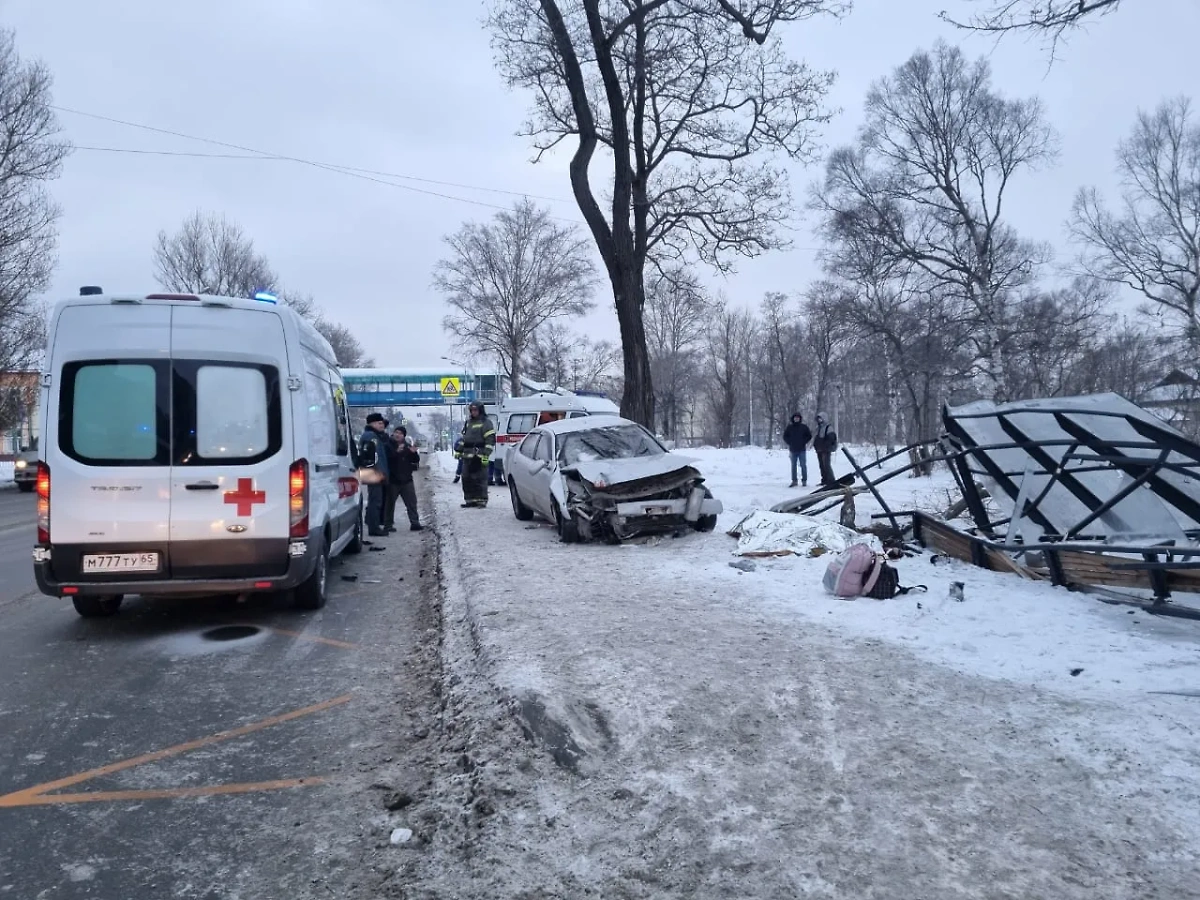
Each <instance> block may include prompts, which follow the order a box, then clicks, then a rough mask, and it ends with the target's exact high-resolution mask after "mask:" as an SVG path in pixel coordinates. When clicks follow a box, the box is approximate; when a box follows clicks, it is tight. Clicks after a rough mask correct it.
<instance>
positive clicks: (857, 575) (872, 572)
mask: <svg viewBox="0 0 1200 900" xmlns="http://www.w3.org/2000/svg"><path fill="white" fill-rule="evenodd" d="M882 565H883V560H881V559H880V558H879V557H878V556H876V554H875V551H874V550H872V549H871V548H870V547H868V546H867V545H866V544H851V545H850V546H849V547H847V548H846V549H845V550H843V551H842V552H841V553H839V554H838V555H837V556H835V557H834V558H833V559H831V560H830V561H829V566H828V568H826V569H825V577H824V578H823V579H822V583H823V584H824V585H825V590H827V591H829V593H831V594H833V595H834V596H835V597H844V598H847V599H849V598H851V597H860V596H862V595H863V594H865V593H867V592H868V591H870V590H871V589H872V588H873V587H875V582H876V581H877V580H878V579H879V570H880V568H881V567H882Z"/></svg>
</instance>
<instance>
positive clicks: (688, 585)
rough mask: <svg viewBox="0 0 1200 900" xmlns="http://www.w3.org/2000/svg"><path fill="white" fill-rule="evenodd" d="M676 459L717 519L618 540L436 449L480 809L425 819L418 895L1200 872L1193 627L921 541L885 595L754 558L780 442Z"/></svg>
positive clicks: (908, 892)
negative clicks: (456, 476)
mask: <svg viewBox="0 0 1200 900" xmlns="http://www.w3.org/2000/svg"><path fill="white" fill-rule="evenodd" d="M686 455H689V456H692V457H694V458H696V459H698V460H699V461H700V463H699V464H700V467H701V469H702V470H703V471H704V472H705V474H706V475H707V476H708V483H709V485H710V486H711V487H712V488H713V491H714V493H715V494H716V496H717V497H718V498H720V499H721V500H722V501H723V503H724V505H725V512H724V514H723V515H722V516H721V520H720V524H719V527H718V531H717V532H716V533H714V534H707V535H701V534H688V535H686V536H684V537H681V538H678V539H672V538H663V539H656V540H652V541H648V542H641V543H634V544H628V545H623V546H620V547H610V546H606V545H595V546H593V545H586V546H568V545H562V544H559V543H558V542H557V540H556V536H555V534H554V531H553V529H551V528H550V527H549V526H548V525H546V524H545V523H538V522H536V521H535V522H534V523H529V524H526V523H520V522H517V521H516V520H515V519H514V518H513V516H512V512H511V508H510V505H509V502H508V496H507V491H506V490H504V489H501V488H496V489H493V493H492V501H493V502H492V504H491V505H490V506H489V508H488V509H486V510H482V511H479V510H464V509H460V508H459V507H458V502H459V500H460V496H461V495H460V494H459V493H458V487H457V486H456V485H451V484H450V472H451V469H452V462H451V461H450V460H449V459H448V458H445V457H440V458H439V457H435V458H433V460H432V463H431V466H430V469H431V473H430V477H432V478H433V479H434V481H435V485H434V489H435V506H436V511H435V514H436V519H437V522H438V527H439V531H440V536H441V540H442V551H443V575H444V582H445V602H444V615H445V623H446V629H447V631H446V641H445V644H444V663H445V666H446V672H447V676H448V678H447V684H448V686H449V690H448V696H447V716H448V721H449V722H450V724H451V727H452V728H453V729H454V741H455V742H457V743H455V750H456V751H457V750H458V748H459V746H461V747H462V749H463V756H462V760H467V761H469V762H463V763H462V764H461V766H458V767H456V768H455V769H454V770H453V772H450V773H447V776H446V782H447V783H446V785H445V787H446V789H447V794H446V796H447V797H449V796H452V795H453V793H454V790H455V789H456V788H458V789H460V791H462V792H465V793H464V794H463V797H462V798H461V799H462V802H464V803H465V802H468V801H469V802H470V803H472V804H474V807H473V808H474V809H476V810H477V811H478V810H479V809H480V808H482V809H483V810H484V814H477V815H474V816H469V817H461V816H460V817H459V820H460V826H461V830H459V831H457V832H455V831H454V829H451V828H449V827H448V826H444V827H443V829H442V832H441V833H440V834H438V835H436V836H435V837H434V839H433V841H432V843H431V844H430V845H429V846H428V848H427V853H426V855H425V857H424V858H423V860H422V862H421V865H420V867H419V870H420V883H421V885H422V887H423V889H424V890H425V891H426V892H427V895H428V896H430V897H433V896H438V897H443V896H444V897H451V896H453V897H459V898H468V897H488V898H502V897H535V896H536V897H543V896H544V897H579V896H584V895H585V894H589V893H590V894H591V895H593V896H602V897H647V898H649V897H654V898H660V897H737V898H768V897H770V898H776V897H801V896H802V897H810V896H811V897H839V898H840V897H846V898H867V897H870V898H874V897H879V898H884V897H887V898H889V900H900V898H917V897H930V898H952V897H953V898H958V897H972V898H973V897H989V898H991V897H996V898H1000V897H1021V898H1042V897H1045V898H1084V897H1087V898H1101V897H1103V898H1109V897H1112V898H1117V897H1120V898H1135V897H1137V898H1140V897H1151V896H1161V897H1189V896H1200V882H1198V881H1197V880H1196V873H1197V872H1198V871H1200V851H1198V849H1197V846H1198V845H1197V839H1198V838H1200V746H1198V744H1197V740H1196V736H1197V725H1198V724H1200V696H1197V695H1200V623H1194V622H1187V621H1178V620H1163V619H1156V618H1153V617H1151V616H1149V615H1147V614H1145V613H1143V612H1134V613H1132V614H1131V613H1129V612H1128V611H1127V610H1126V609H1124V608H1120V607H1114V606H1108V605H1106V604H1102V603H1099V602H1098V601H1096V600H1095V599H1093V598H1089V597H1087V596H1084V595H1081V594H1074V593H1070V592H1068V591H1066V590H1063V589H1057V588H1053V587H1050V586H1048V585H1043V584H1032V583H1029V582H1026V581H1023V580H1021V579H1019V578H1018V577H1017V576H1008V575H1003V574H999V573H991V572H986V571H983V570H980V569H976V568H973V567H971V566H968V565H966V564H959V563H956V562H953V561H952V562H950V563H946V564H942V565H937V566H934V565H931V564H930V562H929V557H928V556H927V555H926V556H923V557H912V558H907V559H904V560H901V561H900V562H899V564H898V568H899V569H900V573H901V583H902V584H924V585H927V586H928V588H929V591H928V593H925V594H911V595H905V596H902V597H898V598H895V599H893V600H888V601H876V600H866V599H858V600H854V601H845V600H838V599H835V598H833V597H830V596H828V595H827V594H825V592H824V591H823V589H822V587H821V575H822V573H823V571H824V568H825V566H826V565H827V562H828V558H825V559H820V558H816V559H810V558H806V557H798V556H789V557H780V558H774V559H766V560H758V561H757V566H756V568H755V569H754V570H753V571H750V572H743V571H740V570H738V569H734V568H732V567H730V565H729V563H730V562H731V561H733V560H735V559H736V557H735V556H734V555H733V551H734V550H735V548H736V541H735V540H734V539H733V538H731V537H729V536H727V535H726V534H724V533H723V532H724V531H725V529H727V528H729V527H730V526H732V525H733V524H734V523H736V522H737V521H739V520H740V519H741V518H742V517H743V516H744V515H746V514H748V513H750V512H752V511H754V510H755V509H766V508H768V507H770V506H771V505H773V504H775V503H777V502H779V501H781V500H784V499H786V498H788V497H789V496H792V495H793V494H794V492H793V491H792V490H790V489H788V488H787V487H786V486H785V485H786V483H787V480H788V472H787V457H786V455H785V454H783V453H781V452H775V453H768V452H766V451H763V450H759V449H741V450H726V451H717V450H699V451H686ZM842 463H843V465H844V460H843V461H842ZM952 484H953V483H952V481H951V479H950V478H949V476H948V475H945V476H941V475H939V476H935V477H934V478H931V479H910V478H906V477H900V478H897V479H893V481H892V482H890V483H888V485H886V496H887V500H888V503H889V504H891V505H893V506H894V507H895V508H912V507H913V506H914V505H919V506H922V507H924V508H929V509H936V508H944V507H945V506H947V505H948V502H949V501H948V497H947V494H948V492H949V491H950V490H951V489H952ZM857 507H858V517H859V521H860V523H864V522H866V521H867V520H868V518H869V515H870V513H871V512H872V511H874V510H875V507H874V506H873V505H872V503H871V502H869V501H868V500H867V499H866V498H865V497H864V496H861V495H860V496H859V497H858V499H857ZM952 581H962V582H964V583H965V586H966V587H965V600H964V602H961V603H959V602H955V601H952V600H950V599H949V598H948V596H947V594H948V588H949V584H950V582H952ZM1080 670H1081V671H1080ZM1072 673H1076V674H1072ZM1163 691H1178V692H1182V693H1179V694H1171V693H1158V692H1163ZM1189 692H1191V694H1189ZM514 714H515V717H516V718H517V719H519V720H520V721H521V722H522V723H523V728H524V730H525V732H526V736H527V737H530V738H531V741H532V743H526V742H523V741H520V740H519V739H518V740H514V735H516V734H519V732H518V731H517V729H516V728H515V726H514V725H513V721H514ZM556 759H557V762H556V761H555V760H556ZM468 784H469V790H468V788H467V787H466V785H468ZM481 798H483V799H482V801H481ZM484 801H485V802H484ZM447 802H449V801H447ZM481 802H484V806H483V807H480V806H479V804H480V803H481ZM443 821H452V819H451V818H450V817H449V816H447V817H444V818H443ZM401 824H402V823H401ZM464 867H465V868H464Z"/></svg>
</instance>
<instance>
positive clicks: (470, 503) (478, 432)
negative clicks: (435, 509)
mask: <svg viewBox="0 0 1200 900" xmlns="http://www.w3.org/2000/svg"><path fill="white" fill-rule="evenodd" d="M467 411H468V413H469V415H470V418H469V419H467V421H466V422H465V423H463V430H462V437H461V438H460V441H461V445H460V447H459V450H458V452H457V453H456V454H455V456H457V457H458V458H459V459H461V460H462V463H463V473H462V486H463V504H462V505H463V508H464V509H467V508H479V509H482V508H483V507H485V506H487V502H488V484H487V464H488V461H489V460H490V459H491V457H492V453H493V452H494V451H495V449H496V428H495V426H494V425H492V420H491V419H489V418H488V417H487V416H486V415H484V412H483V404H482V403H480V402H479V401H478V400H472V401H471V405H470V406H468V407H467Z"/></svg>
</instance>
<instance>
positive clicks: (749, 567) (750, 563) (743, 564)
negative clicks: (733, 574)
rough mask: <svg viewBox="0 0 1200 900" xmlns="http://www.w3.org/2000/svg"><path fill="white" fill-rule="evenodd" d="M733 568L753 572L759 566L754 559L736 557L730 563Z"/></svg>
mask: <svg viewBox="0 0 1200 900" xmlns="http://www.w3.org/2000/svg"><path fill="white" fill-rule="evenodd" d="M729 567H730V568H731V569H740V570H741V571H743V572H753V571H754V570H755V569H757V568H758V563H756V562H755V561H754V560H752V559H735V560H734V561H733V562H731V563H730V564H729Z"/></svg>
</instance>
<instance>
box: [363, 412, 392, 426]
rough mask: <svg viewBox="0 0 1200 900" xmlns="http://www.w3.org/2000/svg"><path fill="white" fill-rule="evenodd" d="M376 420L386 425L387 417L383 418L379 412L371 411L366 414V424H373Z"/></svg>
mask: <svg viewBox="0 0 1200 900" xmlns="http://www.w3.org/2000/svg"><path fill="white" fill-rule="evenodd" d="M376 422H382V423H383V424H384V425H386V424H387V419H385V418H384V417H383V415H382V414H381V413H371V414H369V415H368V416H367V424H368V425H374V424H375V423H376Z"/></svg>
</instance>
